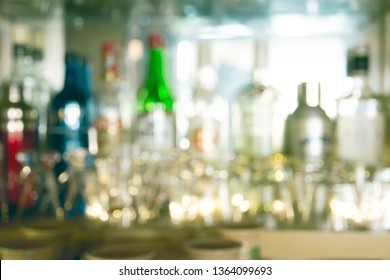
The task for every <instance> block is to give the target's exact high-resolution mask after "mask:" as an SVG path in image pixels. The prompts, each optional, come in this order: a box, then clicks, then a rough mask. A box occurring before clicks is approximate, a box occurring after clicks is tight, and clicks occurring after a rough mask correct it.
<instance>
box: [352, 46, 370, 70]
mask: <svg viewBox="0 0 390 280" xmlns="http://www.w3.org/2000/svg"><path fill="white" fill-rule="evenodd" d="M368 52H369V50H368V47H367V46H358V47H355V48H352V49H350V50H348V61H347V74H348V75H351V74H354V73H356V72H360V71H364V72H365V71H368V69H369V55H368Z"/></svg>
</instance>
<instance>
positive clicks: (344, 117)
mask: <svg viewBox="0 0 390 280" xmlns="http://www.w3.org/2000/svg"><path fill="white" fill-rule="evenodd" d="M347 70H348V75H349V76H350V77H351V78H352V79H353V88H352V91H351V92H350V94H349V95H348V96H346V97H343V98H341V99H339V100H338V104H337V127H336V141H337V154H338V157H339V159H341V160H343V161H348V162H352V163H357V164H375V163H377V162H379V161H380V160H382V157H383V156H384V154H385V120H386V118H385V111H384V108H383V104H381V102H380V101H379V100H378V99H376V98H375V97H374V95H373V92H372V90H371V89H370V87H369V81H368V74H369V55H368V48H367V47H365V46H364V47H357V48H354V49H352V50H350V52H349V54H348V69H347Z"/></svg>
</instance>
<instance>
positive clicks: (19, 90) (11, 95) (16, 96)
mask: <svg viewBox="0 0 390 280" xmlns="http://www.w3.org/2000/svg"><path fill="white" fill-rule="evenodd" d="M3 92H4V98H5V99H6V100H7V101H8V102H9V103H13V104H15V103H22V102H23V84H21V83H14V82H8V83H4V85H3Z"/></svg>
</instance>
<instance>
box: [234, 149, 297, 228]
mask: <svg viewBox="0 0 390 280" xmlns="http://www.w3.org/2000/svg"><path fill="white" fill-rule="evenodd" d="M241 160H242V159H241ZM229 181H230V184H229V191H230V203H231V205H232V207H233V209H234V210H233V213H234V214H233V222H235V223H237V222H251V223H255V224H257V225H261V226H263V227H264V228H267V229H284V228H291V227H292V226H293V225H294V219H295V211H294V208H293V186H292V169H291V167H290V166H289V165H288V162H287V159H286V158H285V157H284V156H283V155H281V154H276V155H274V156H272V157H269V158H267V159H249V158H247V159H246V160H242V162H241V163H239V164H237V163H234V164H233V167H232V171H231V172H230V180H229ZM240 212H242V213H240Z"/></svg>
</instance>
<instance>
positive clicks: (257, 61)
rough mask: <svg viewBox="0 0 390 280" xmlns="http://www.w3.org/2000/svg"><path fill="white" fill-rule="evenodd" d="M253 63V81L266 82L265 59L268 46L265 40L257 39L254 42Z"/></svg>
mask: <svg viewBox="0 0 390 280" xmlns="http://www.w3.org/2000/svg"><path fill="white" fill-rule="evenodd" d="M253 48H254V65H253V70H252V79H253V81H254V83H257V84H265V83H267V73H266V69H267V59H268V57H267V56H268V48H267V43H266V42H265V41H262V40H259V41H256V42H255V43H254V47H253Z"/></svg>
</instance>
